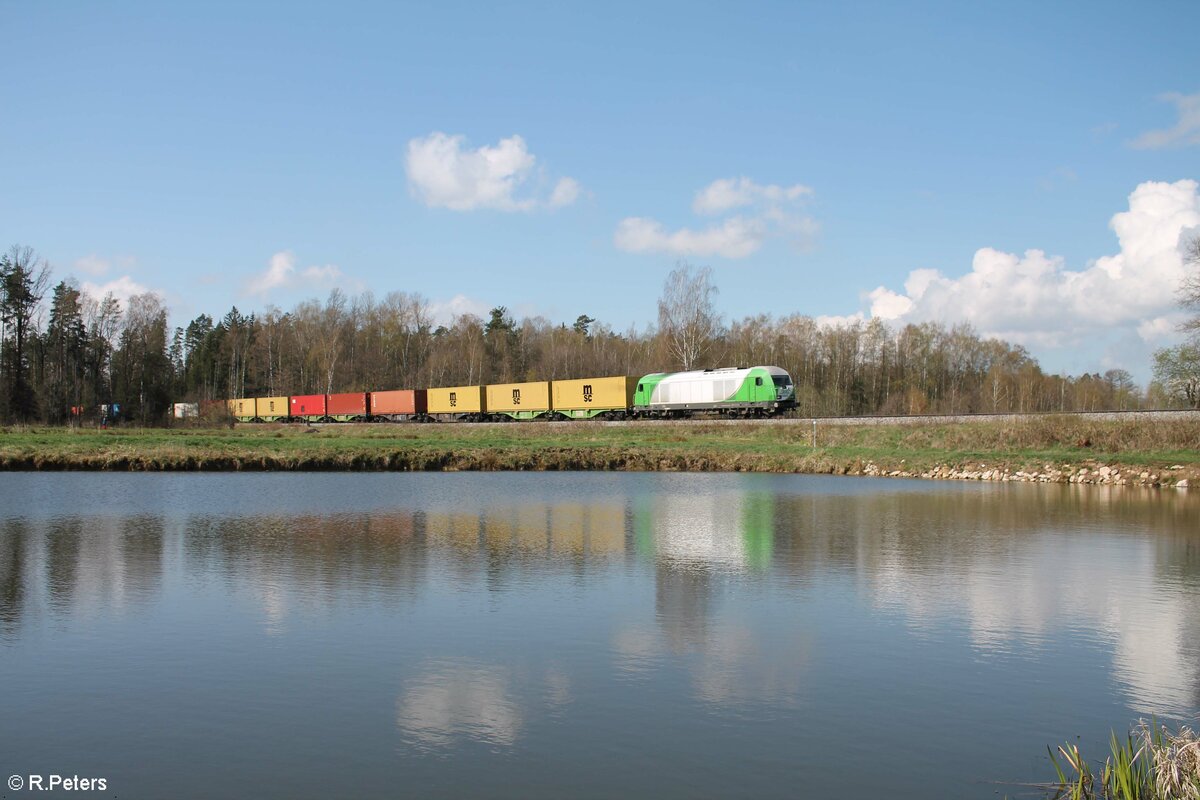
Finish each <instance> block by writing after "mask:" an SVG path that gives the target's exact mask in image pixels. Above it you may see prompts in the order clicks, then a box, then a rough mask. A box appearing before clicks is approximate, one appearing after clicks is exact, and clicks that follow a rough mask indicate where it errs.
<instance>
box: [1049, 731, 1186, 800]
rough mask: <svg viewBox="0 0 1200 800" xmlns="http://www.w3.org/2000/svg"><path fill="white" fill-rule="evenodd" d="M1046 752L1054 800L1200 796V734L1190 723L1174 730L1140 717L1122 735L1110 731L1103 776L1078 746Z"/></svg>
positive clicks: (1172, 799) (1176, 799)
mask: <svg viewBox="0 0 1200 800" xmlns="http://www.w3.org/2000/svg"><path fill="white" fill-rule="evenodd" d="M1047 750H1048V751H1049V753H1050V763H1051V764H1052V765H1053V766H1054V771H1055V773H1056V775H1057V780H1056V781H1055V782H1054V783H1051V784H1048V785H1047V786H1046V788H1047V789H1048V793H1049V795H1050V796H1051V797H1052V798H1053V799H1054V800H1200V737H1197V735H1196V733H1195V732H1194V731H1192V730H1191V729H1190V728H1188V727H1187V726H1184V727H1181V728H1180V729H1179V731H1178V732H1177V733H1174V734H1172V733H1171V732H1170V731H1168V730H1167V729H1166V728H1164V727H1163V726H1161V725H1159V724H1158V723H1157V722H1156V721H1153V720H1151V721H1150V722H1149V723H1147V722H1146V721H1145V720H1139V721H1138V724H1137V726H1136V727H1135V728H1134V729H1133V730H1132V731H1131V732H1130V733H1128V734H1126V736H1125V738H1124V739H1120V738H1119V737H1118V736H1117V735H1116V733H1115V732H1114V733H1112V734H1111V737H1110V739H1109V756H1108V758H1107V759H1105V761H1104V768H1103V770H1101V772H1100V778H1099V780H1097V779H1096V773H1095V771H1094V770H1093V769H1092V767H1091V766H1090V765H1089V764H1088V762H1087V760H1086V759H1085V758H1084V757H1083V754H1082V753H1081V752H1080V750H1079V747H1078V746H1077V745H1073V744H1067V745H1060V746H1059V747H1058V752H1057V754H1056V753H1055V751H1054V750H1052V749H1050V748H1047Z"/></svg>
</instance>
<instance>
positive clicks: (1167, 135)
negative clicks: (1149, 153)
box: [1129, 92, 1200, 150]
mask: <svg viewBox="0 0 1200 800" xmlns="http://www.w3.org/2000/svg"><path fill="white" fill-rule="evenodd" d="M1160 99H1161V100H1163V101H1164V102H1167V103H1173V104H1174V105H1175V110H1176V111H1178V112H1179V120H1178V121H1177V122H1176V123H1175V124H1174V125H1172V126H1171V127H1170V128H1164V129H1162V130H1157V131H1146V132H1145V133H1143V134H1142V135H1141V136H1138V137H1137V138H1136V139H1134V140H1133V141H1132V142H1130V143H1129V144H1130V146H1131V147H1134V148H1137V149H1138V150H1157V149H1160V148H1164V147H1187V146H1188V145H1194V144H1200V92H1197V93H1196V94H1180V93H1178V92H1170V93H1168V94H1164V95H1163V96H1162V97H1161V98H1160Z"/></svg>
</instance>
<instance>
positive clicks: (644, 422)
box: [238, 408, 1200, 428]
mask: <svg viewBox="0 0 1200 800" xmlns="http://www.w3.org/2000/svg"><path fill="white" fill-rule="evenodd" d="M1047 417H1050V418H1064V419H1078V420H1085V421H1092V422H1120V421H1139V420H1150V421H1164V422H1166V421H1196V422H1200V409H1195V408H1183V409H1150V410H1137V411H1065V412H1054V413H1045V414H1042V413H1038V414H912V415H892V416H878V417H793V416H782V417H772V418H768V419H745V420H742V419H719V418H713V419H707V418H696V419H666V420H663V419H641V420H620V421H605V420H589V421H583V420H553V421H552V420H532V421H527V422H471V423H461V424H468V425H471V426H472V427H480V428H486V427H489V426H492V427H500V426H510V425H514V424H517V425H563V426H568V427H570V426H575V427H580V426H586V425H594V426H600V427H614V426H621V425H638V426H647V427H652V426H675V425H693V424H696V423H704V424H707V425H804V426H809V427H812V426H814V425H815V426H817V427H821V426H843V425H959V424H979V423H987V422H1022V421H1028V420H1034V419H1041V418H1047ZM262 424H263V423H238V427H242V426H249V427H255V426H259V425H262ZM296 424H299V423H296ZM408 424H420V423H405V422H398V423H380V422H315V423H310V425H311V427H314V428H324V427H330V428H352V427H375V426H379V425H408ZM431 424H443V425H444V424H457V423H431Z"/></svg>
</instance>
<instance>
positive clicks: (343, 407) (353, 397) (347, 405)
mask: <svg viewBox="0 0 1200 800" xmlns="http://www.w3.org/2000/svg"><path fill="white" fill-rule="evenodd" d="M327 402H328V405H327V406H326V413H327V414H329V416H331V417H365V416H366V415H367V393H366V392H346V393H344V394H331V395H329V399H328V401H327Z"/></svg>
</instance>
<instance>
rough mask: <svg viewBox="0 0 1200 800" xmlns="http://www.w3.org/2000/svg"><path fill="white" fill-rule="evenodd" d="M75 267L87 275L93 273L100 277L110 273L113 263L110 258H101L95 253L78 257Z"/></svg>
mask: <svg viewBox="0 0 1200 800" xmlns="http://www.w3.org/2000/svg"><path fill="white" fill-rule="evenodd" d="M75 269H77V270H79V271H80V272H82V273H83V274H85V275H92V276H95V277H97V278H98V277H100V276H102V275H107V274H108V271H109V270H110V269H112V263H111V262H110V261H109V260H108V259H106V258H101V257H100V256H98V255H96V254H94V253H93V254H91V255H86V256H84V257H83V258H80V259H76V260H75Z"/></svg>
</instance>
